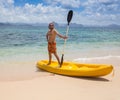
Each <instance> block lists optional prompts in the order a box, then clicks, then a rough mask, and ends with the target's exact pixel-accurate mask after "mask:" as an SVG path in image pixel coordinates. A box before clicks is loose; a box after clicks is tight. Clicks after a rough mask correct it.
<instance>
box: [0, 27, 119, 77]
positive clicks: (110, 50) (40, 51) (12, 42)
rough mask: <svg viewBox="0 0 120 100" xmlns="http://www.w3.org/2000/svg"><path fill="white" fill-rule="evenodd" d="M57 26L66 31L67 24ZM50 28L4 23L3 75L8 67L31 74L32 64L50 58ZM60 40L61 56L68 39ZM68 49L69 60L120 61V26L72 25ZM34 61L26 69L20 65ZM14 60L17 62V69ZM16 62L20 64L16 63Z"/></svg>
mask: <svg viewBox="0 0 120 100" xmlns="http://www.w3.org/2000/svg"><path fill="white" fill-rule="evenodd" d="M56 29H57V30H58V32H59V33H61V34H62V35H65V34H66V27H56ZM47 31H48V27H45V26H44V27H43V26H35V25H1V26H0V64H1V65H0V69H1V70H0V73H2V76H3V77H4V75H6V73H7V71H8V70H9V71H10V73H17V72H19V75H21V74H20V73H22V72H23V70H24V69H27V70H26V73H29V74H31V72H32V71H30V70H33V69H32V67H35V64H36V62H37V61H38V60H42V59H48V54H47V42H46V32H47ZM56 41H57V51H58V54H59V56H60V57H61V54H62V51H63V44H64V40H62V39H60V38H57V40H56ZM64 53H65V57H64V60H68V61H77V62H81V63H107V64H109V63H110V64H114V65H115V64H118V62H119V61H120V28H116V27H72V26H70V28H69V33H68V39H67V42H66V46H65V52H64ZM53 59H55V58H54V57H53ZM31 62H32V64H33V65H34V66H31V67H29V66H28V65H26V66H24V67H25V68H23V67H22V70H21V67H18V65H20V66H23V65H24V64H26V63H31ZM10 64H14V70H13V68H12V66H11V65H10ZM15 64H18V65H16V67H15ZM9 65H10V66H9ZM3 66H4V68H3ZM8 67H9V68H8ZM29 69H30V70H29ZM6 70H7V71H6ZM18 70H19V71H18ZM35 70H36V69H34V71H33V72H35ZM16 71H17V72H16ZM22 74H23V73H22ZM25 75H26V74H25ZM8 76H9V75H8Z"/></svg>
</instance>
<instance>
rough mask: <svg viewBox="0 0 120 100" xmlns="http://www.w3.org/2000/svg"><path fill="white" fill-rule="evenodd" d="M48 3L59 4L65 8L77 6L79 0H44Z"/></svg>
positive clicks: (79, 3)
mask: <svg viewBox="0 0 120 100" xmlns="http://www.w3.org/2000/svg"><path fill="white" fill-rule="evenodd" d="M45 1H46V2H47V3H48V4H51V5H59V6H62V7H65V8H79V6H80V5H81V2H80V0H45Z"/></svg>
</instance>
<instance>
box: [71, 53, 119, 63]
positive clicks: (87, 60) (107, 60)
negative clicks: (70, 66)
mask: <svg viewBox="0 0 120 100" xmlns="http://www.w3.org/2000/svg"><path fill="white" fill-rule="evenodd" d="M73 61H74V62H80V63H105V64H114V65H116V64H117V65H118V64H119V62H120V56H111V55H109V56H101V57H89V58H77V59H74V60H73Z"/></svg>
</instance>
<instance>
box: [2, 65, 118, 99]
mask: <svg viewBox="0 0 120 100" xmlns="http://www.w3.org/2000/svg"><path fill="white" fill-rule="evenodd" d="M37 73H42V74H41V75H40V77H39V75H38V76H37V77H34V78H31V79H27V80H24V79H23V80H14V81H9V80H8V81H2V80H1V81H0V100H120V68H119V67H115V75H114V77H113V76H112V73H111V74H109V75H107V76H104V77H101V78H82V77H80V78H76V77H67V76H61V75H56V74H51V73H48V72H43V71H39V72H37Z"/></svg>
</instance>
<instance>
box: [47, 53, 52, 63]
mask: <svg viewBox="0 0 120 100" xmlns="http://www.w3.org/2000/svg"><path fill="white" fill-rule="evenodd" d="M48 54H49V62H48V64H47V65H50V64H51V59H52V54H51V53H50V52H49V53H48Z"/></svg>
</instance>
